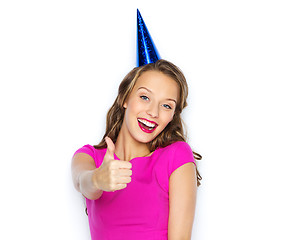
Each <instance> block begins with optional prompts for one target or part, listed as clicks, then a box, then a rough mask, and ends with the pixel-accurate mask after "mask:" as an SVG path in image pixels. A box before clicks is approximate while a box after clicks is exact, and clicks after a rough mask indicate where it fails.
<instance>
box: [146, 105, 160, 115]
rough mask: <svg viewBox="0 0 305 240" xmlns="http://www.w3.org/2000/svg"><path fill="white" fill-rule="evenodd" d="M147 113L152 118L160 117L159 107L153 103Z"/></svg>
mask: <svg viewBox="0 0 305 240" xmlns="http://www.w3.org/2000/svg"><path fill="white" fill-rule="evenodd" d="M146 112H147V114H148V115H149V116H151V117H152V118H158V117H159V106H158V104H154V103H151V104H150V105H149V108H148V109H147V111H146Z"/></svg>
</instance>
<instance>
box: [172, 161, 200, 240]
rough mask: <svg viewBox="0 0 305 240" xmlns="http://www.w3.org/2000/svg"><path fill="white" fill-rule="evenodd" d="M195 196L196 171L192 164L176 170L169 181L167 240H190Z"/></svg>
mask: <svg viewBox="0 0 305 240" xmlns="http://www.w3.org/2000/svg"><path fill="white" fill-rule="evenodd" d="M196 194H197V180H196V170H195V165H194V164H193V163H186V164H184V165H182V166H181V167H179V168H178V169H176V170H175V171H174V172H173V173H172V175H171V176H170V180H169V220H168V240H190V239H191V235H192V227H193V221H194V216H195V207H196Z"/></svg>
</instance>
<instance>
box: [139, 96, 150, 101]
mask: <svg viewBox="0 0 305 240" xmlns="http://www.w3.org/2000/svg"><path fill="white" fill-rule="evenodd" d="M140 98H142V99H143V100H145V101H148V100H149V98H148V97H147V96H145V95H143V96H140Z"/></svg>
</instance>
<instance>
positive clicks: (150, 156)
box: [106, 147, 160, 162]
mask: <svg viewBox="0 0 305 240" xmlns="http://www.w3.org/2000/svg"><path fill="white" fill-rule="evenodd" d="M159 149H160V148H159V147H158V148H156V150H155V151H153V152H152V154H151V155H149V156H144V157H135V158H132V159H130V161H129V162H131V161H133V160H135V159H138V158H144V159H148V158H152V157H153V156H154V155H155V153H156V152H157V151H159ZM106 151H107V149H106ZM114 159H115V160H121V159H119V158H118V156H117V155H116V154H115V153H114Z"/></svg>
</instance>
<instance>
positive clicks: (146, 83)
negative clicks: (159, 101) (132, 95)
mask: <svg viewBox="0 0 305 240" xmlns="http://www.w3.org/2000/svg"><path fill="white" fill-rule="evenodd" d="M141 87H145V88H148V89H149V90H151V92H152V93H154V94H158V95H162V96H164V97H171V98H175V99H178V95H179V86H178V84H177V82H176V81H175V80H174V79H172V78H171V77H169V76H168V75H165V74H164V73H162V72H158V71H147V72H144V73H143V74H142V75H141V76H140V77H139V78H138V80H137V82H136V84H135V86H134V91H137V90H138V89H139V88H141Z"/></svg>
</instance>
